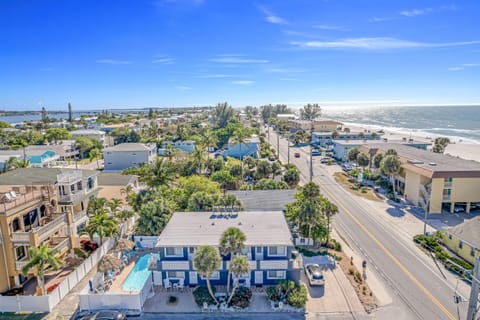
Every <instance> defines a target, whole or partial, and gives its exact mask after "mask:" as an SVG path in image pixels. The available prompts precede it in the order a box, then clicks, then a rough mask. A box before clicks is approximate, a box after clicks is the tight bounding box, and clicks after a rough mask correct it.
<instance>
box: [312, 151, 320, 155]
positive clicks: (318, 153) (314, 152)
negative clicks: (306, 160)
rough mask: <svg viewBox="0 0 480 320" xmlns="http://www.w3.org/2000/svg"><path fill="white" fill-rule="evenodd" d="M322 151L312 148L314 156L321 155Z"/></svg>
mask: <svg viewBox="0 0 480 320" xmlns="http://www.w3.org/2000/svg"><path fill="white" fill-rule="evenodd" d="M320 155H322V153H321V152H320V151H319V150H312V156H320Z"/></svg>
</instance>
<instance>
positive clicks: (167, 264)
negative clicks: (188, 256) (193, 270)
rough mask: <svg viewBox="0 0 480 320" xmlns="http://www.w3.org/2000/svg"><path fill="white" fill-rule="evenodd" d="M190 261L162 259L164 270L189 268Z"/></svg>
mask: <svg viewBox="0 0 480 320" xmlns="http://www.w3.org/2000/svg"><path fill="white" fill-rule="evenodd" d="M189 269H190V263H189V261H162V270H189Z"/></svg>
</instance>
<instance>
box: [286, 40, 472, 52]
mask: <svg viewBox="0 0 480 320" xmlns="http://www.w3.org/2000/svg"><path fill="white" fill-rule="evenodd" d="M479 43H480V41H464V42H444V43H428V42H416V41H409V40H402V39H396V38H389V37H372V38H348V39H339V40H334V41H305V42H292V43H291V44H292V45H294V46H298V47H302V48H316V49H363V50H386V49H411V48H441V47H458V46H467V45H474V44H479Z"/></svg>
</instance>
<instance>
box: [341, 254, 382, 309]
mask: <svg viewBox="0 0 480 320" xmlns="http://www.w3.org/2000/svg"><path fill="white" fill-rule="evenodd" d="M336 254H337V257H340V258H341V259H340V261H337V264H339V265H340V268H341V269H342V270H343V272H344V273H345V275H346V276H347V278H348V280H349V281H350V283H351V284H352V286H353V288H354V289H355V292H356V293H357V296H358V298H359V299H360V302H361V303H362V305H363V307H364V308H365V311H366V312H367V313H370V312H372V311H374V310H375V309H376V308H377V301H376V299H375V295H374V294H373V292H372V290H370V288H369V287H368V285H367V283H366V282H365V280H363V277H362V273H361V272H360V271H358V270H357V268H356V267H355V265H354V264H351V263H350V257H347V255H346V254H345V253H344V252H336Z"/></svg>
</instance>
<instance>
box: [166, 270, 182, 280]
mask: <svg viewBox="0 0 480 320" xmlns="http://www.w3.org/2000/svg"><path fill="white" fill-rule="evenodd" d="M167 278H182V279H183V278H185V272H183V271H167Z"/></svg>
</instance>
